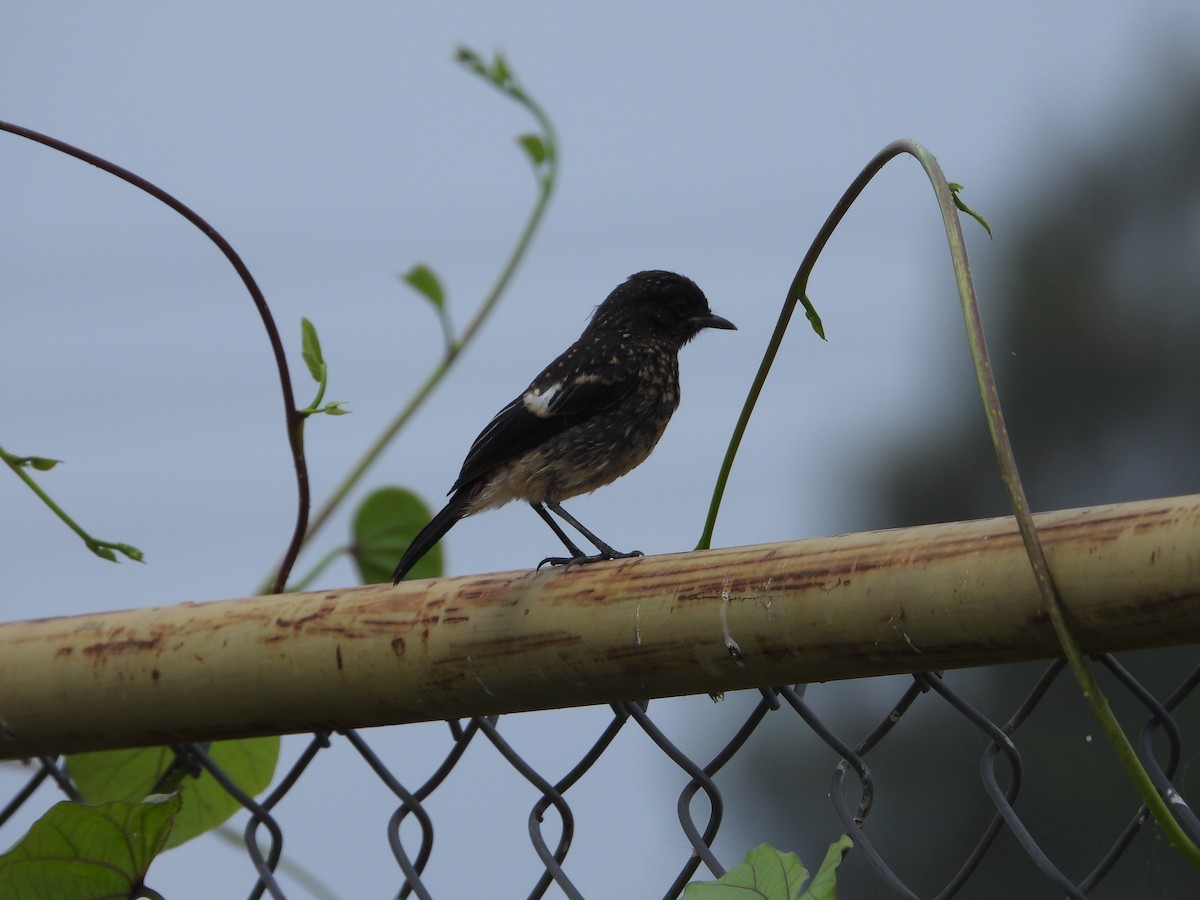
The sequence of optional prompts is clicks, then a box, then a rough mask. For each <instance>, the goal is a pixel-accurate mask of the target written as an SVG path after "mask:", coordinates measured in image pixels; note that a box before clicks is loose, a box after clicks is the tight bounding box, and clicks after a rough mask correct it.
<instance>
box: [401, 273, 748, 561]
mask: <svg viewBox="0 0 1200 900" xmlns="http://www.w3.org/2000/svg"><path fill="white" fill-rule="evenodd" d="M733 327H734V326H733V324H732V323H731V322H729V321H727V320H725V319H722V318H721V317H720V316H715V315H713V314H712V312H711V311H710V310H709V308H708V301H707V300H706V299H705V297H704V294H703V293H702V292H701V291H700V288H698V287H697V286H696V284H695V283H694V282H692V281H691V280H690V279H688V278H685V277H683V276H682V275H676V274H674V273H672V272H663V271H650V272H639V273H638V274H636V275H633V276H631V277H630V278H629V279H628V280H627V281H625V282H624V283H623V284H621V285H620V286H619V287H617V288H616V290H614V291H613V292H612V293H611V294H609V296H608V298H607V299H605V301H604V302H603V303H601V304H600V306H598V307H597V308H596V311H595V313H593V315H592V318H591V321H590V322H589V323H588V326H587V328H585V329H584V332H583V334H582V335H580V337H579V340H577V341H576V342H575V343H574V344H572V345H571V346H570V347H569V348H568V349H567V350H566V352H564V353H563V354H562V355H561V356H559V357H558V359H556V360H554V362H552V363H550V365H548V366H547V367H546V368H545V369H544V370H543V371H542V372H541V374H540V375H538V376H537V378H535V379H534V380H533V381H532V382H531V383H530V385H529V387H527V388H526V389H525V390H524V391H523V392H522V393H521V395H520V396H518V397H517V398H516V399H514V400H513V401H512V402H511V403H509V404H508V405H507V406H505V407H504V409H502V410H500V412H499V413H497V414H496V416H495V418H493V419H492V421H491V422H490V423H489V424H488V426H487V427H486V428H485V429H484V430H483V431H482V432H481V433H480V435H479V437H477V438H476V439H475V442H474V443H473V444H472V445H471V449H470V450H469V451H468V453H467V458H466V460H465V461H464V462H463V466H462V471H461V472H460V473H459V476H458V479H457V480H456V481H455V483H454V486H453V487H452V488H451V489H450V501H449V503H447V504H446V507H445V508H444V509H443V510H442V511H441V512H439V513H438V514H437V515H436V516H434V518H433V520H432V521H431V522H430V523H429V525H427V526H426V527H425V529H424V530H422V531H421V533H420V534H418V535H417V537H416V538H415V539H414V540H413V542H412V544H411V545H410V546H409V548H408V550H407V551H405V553H404V556H403V558H402V559H401V560H400V563H399V565H397V566H396V571H395V573H394V579H395V580H396V581H399V580H400V579H401V578H403V577H404V575H405V574H406V573H407V572H408V570H409V569H410V568H411V567H412V566H413V564H414V563H416V561H417V560H418V559H420V558H421V557H422V556H423V555H424V554H425V553H427V552H428V551H429V549H430V548H431V547H433V545H434V544H436V543H437V542H438V540H440V539H441V537H442V536H443V535H444V534H445V533H446V532H447V531H449V529H450V528H451V526H453V525H454V523H455V522H457V521H458V520H459V519H461V518H463V517H464V516H468V515H471V514H473V513H476V512H480V511H481V510H485V509H493V508H495V507H497V506H502V505H504V504H505V503H508V502H510V501H512V500H524V501H525V502H527V503H529V504H530V505H531V506H533V508H534V510H535V511H536V512H537V513H538V515H540V516H541V517H542V518H543V519H544V520H545V521H546V522H547V524H548V525H550V527H551V528H552V529H553V530H554V532H555V533H556V534H557V535H558V536H559V538H560V539H561V540H562V541H563V543H564V544H565V545H566V547H567V549H568V551H570V553H571V556H570V557H551V558H549V559H546V560H543V561H542V562H543V563H546V562H549V563H551V564H560V563H566V562H592V561H595V560H599V559H611V558H614V557H618V556H630V555H635V554H622V553H618V552H617V551H614V550H613V549H612V548H611V547H609V546H608V545H607V544H605V543H603V542H602V541H600V540H598V539H597V538H596V537H595V535H593V534H592V533H591V532H590V531H588V530H587V529H585V528H583V527H582V526H581V525H580V524H579V523H578V522H577V521H576V520H575V519H574V518H572V517H571V516H569V515H568V514H567V513H566V512H565V511H564V510H563V509H562V507H561V506H560V505H559V504H561V502H562V501H563V500H567V499H569V498H571V497H575V496H578V495H580V494H586V493H589V492H591V491H594V490H596V488H599V487H603V486H604V485H606V484H608V483H609V482H611V481H614V480H615V479H617V478H619V477H621V476H622V475H624V474H625V473H626V472H628V471H629V470H630V469H633V468H634V467H635V466H637V465H638V464H640V463H641V462H643V461H644V460H645V459H646V457H647V456H649V455H650V451H651V450H653V449H654V445H655V444H657V443H658V439H659V438H660V437H662V433H663V430H664V429H665V428H666V427H667V422H668V421H670V419H671V415H672V414H673V413H674V412H675V409H676V408H677V407H678V406H679V351H680V349H681V348H682V347H683V345H684V344H686V343H687V342H688V341H690V340H691V339H692V338H693V337H695V336H696V335H697V334H698V333H699V332H700V331H701V330H703V329H705V328H725V329H732V328H733ZM548 510H550V511H553V512H555V513H556V514H557V515H559V517H560V518H563V519H564V520H565V521H567V522H568V523H570V524H571V525H572V526H573V527H574V528H576V530H578V531H579V532H580V533H581V534H583V535H584V536H585V537H586V538H587V539H588V540H589V541H591V542H592V543H594V544H595V545H596V548H597V550H598V551H599V552H598V553H597V554H595V555H592V556H588V555H586V554H584V553H582V552H581V551H580V550H579V548H578V547H576V546H575V544H574V543H572V542H571V540H570V539H569V538H568V537H567V536H566V534H565V533H564V532H563V531H562V529H561V528H560V527H559V526H558V523H556V522H555V521H554V520H553V519H552V518H551V517H550V513H549V511H548Z"/></svg>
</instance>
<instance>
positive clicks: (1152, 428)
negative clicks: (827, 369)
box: [874, 71, 1200, 524]
mask: <svg viewBox="0 0 1200 900" xmlns="http://www.w3.org/2000/svg"><path fill="white" fill-rule="evenodd" d="M1168 82H1169V83H1170V84H1171V89H1170V91H1169V93H1166V94H1161V95H1159V97H1157V98H1156V101H1157V102H1156V103H1155V105H1154V107H1152V108H1151V109H1141V110H1139V111H1138V112H1137V113H1136V114H1135V115H1133V116H1131V117H1129V118H1125V119H1122V120H1121V121H1120V122H1119V123H1118V125H1117V128H1116V130H1115V133H1114V134H1112V135H1111V136H1110V137H1109V138H1107V139H1100V140H1097V141H1094V142H1093V143H1091V144H1089V145H1088V146H1087V147H1084V148H1081V149H1080V150H1079V152H1078V153H1072V154H1071V155H1070V156H1066V157H1063V158H1059V159H1052V158H1047V159H1046V163H1047V167H1048V168H1047V170H1046V171H1044V172H1042V173H1040V174H1038V175H1035V180H1037V181H1040V182H1041V183H1042V188H1041V190H1040V191H1038V192H1037V193H1035V194H1034V195H1033V196H1030V197H1028V199H1027V202H1028V203H1029V208H1028V213H1027V217H1026V219H1025V221H1024V222H1019V223H1018V227H1017V229H1015V230H1014V231H1013V234H1012V235H1011V237H1008V238H1003V237H1002V238H999V239H998V240H1000V241H1001V242H1002V243H1003V242H1005V241H1007V242H1008V244H1009V246H1011V247H1012V248H1013V249H1012V251H1011V260H1010V262H1009V263H1008V264H1007V265H1006V266H1004V271H1005V273H1006V275H1005V276H1004V278H1003V280H1002V281H1001V283H998V284H985V285H981V286H980V287H981V291H980V293H981V297H982V298H983V302H984V303H985V304H986V307H987V309H985V324H987V325H988V335H989V336H988V341H989V348H990V350H991V353H992V359H993V364H994V366H995V367H996V370H997V373H998V374H997V377H998V380H999V384H1000V393H1001V401H1002V402H1003V403H1004V410H1005V416H1006V418H1007V420H1008V425H1009V431H1010V434H1011V435H1012V439H1013V444H1014V447H1015V449H1016V453H1017V461H1018V464H1019V465H1020V466H1021V470H1022V478H1023V480H1024V481H1025V485H1026V489H1027V490H1028V491H1029V494H1030V502H1031V505H1032V506H1033V508H1034V509H1063V508H1069V507H1075V506H1088V505H1094V504H1098V503H1113V502H1118V501H1122V500H1135V499H1145V498H1151V497H1161V496H1170V495H1174V494H1188V493H1192V492H1195V491H1197V490H1200V466H1197V464H1196V461H1197V456H1198V448H1200V415H1197V414H1196V400H1197V398H1198V397H1200V352H1198V349H1200V348H1198V346H1197V345H1198V343H1200V73H1198V72H1196V71H1191V72H1188V73H1187V74H1186V75H1185V74H1184V73H1180V72H1176V73H1174V74H1173V77H1171V78H1170V79H1168ZM1010 218H1011V217H1010ZM989 301H990V302H989ZM989 312H990V313H991V314H990V315H989ZM945 415H946V419H947V423H946V424H944V425H940V426H937V427H934V428H932V429H929V430H928V431H926V432H923V433H922V434H921V435H920V436H918V437H915V438H914V443H913V444H912V446H911V447H910V448H909V449H908V450H907V451H904V450H901V451H900V452H899V453H897V452H896V451H895V449H893V450H892V451H891V453H890V454H889V458H891V459H893V460H895V461H894V462H893V463H892V464H891V465H890V466H889V465H888V464H887V463H886V462H881V461H876V462H877V467H876V468H875V469H874V471H875V472H876V473H878V474H877V475H876V476H875V477H876V478H877V479H878V482H877V483H878V486H879V492H878V496H879V497H880V501H879V502H880V506H881V509H880V511H879V512H880V514H881V515H882V516H883V518H884V519H885V520H886V521H887V522H889V523H890V524H916V523H924V522H940V521H949V520H955V519H968V518H973V517H979V516H991V515H1007V514H1009V512H1010V510H1009V507H1008V503H1007V501H1006V499H1005V498H1004V495H1003V492H1002V488H1001V485H1000V480H999V478H998V476H997V474H996V466H995V461H994V455H993V452H992V449H991V444H990V442H989V441H988V438H987V432H986V426H985V425H984V424H983V417H982V414H981V412H980V410H979V406H978V402H976V404H975V406H974V407H973V408H971V409H955V410H948V411H946V413H945Z"/></svg>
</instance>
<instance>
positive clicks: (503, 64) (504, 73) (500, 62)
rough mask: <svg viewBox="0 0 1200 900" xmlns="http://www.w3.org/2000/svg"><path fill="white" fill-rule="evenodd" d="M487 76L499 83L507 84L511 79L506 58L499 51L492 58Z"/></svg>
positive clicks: (510, 71)
mask: <svg viewBox="0 0 1200 900" xmlns="http://www.w3.org/2000/svg"><path fill="white" fill-rule="evenodd" d="M488 77H489V78H491V79H492V81H494V82H496V84H499V85H507V84H508V83H509V82H510V81H512V70H511V69H509V68H508V60H506V59H505V58H504V57H503V56H501V55H500V54H499V53H497V54H496V56H495V58H494V59H493V60H492V69H491V71H490V72H489V73H488Z"/></svg>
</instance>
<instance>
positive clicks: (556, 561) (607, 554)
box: [534, 500, 645, 569]
mask: <svg viewBox="0 0 1200 900" xmlns="http://www.w3.org/2000/svg"><path fill="white" fill-rule="evenodd" d="M545 505H546V506H547V507H549V508H550V510H551V511H552V512H553V513H554V514H555V515H557V516H559V517H560V518H561V519H562V520H563V521H564V522H566V523H567V524H568V525H570V526H571V527H572V528H574V529H575V530H576V531H578V532H579V533H580V534H582V535H583V536H584V537H585V538H587V539H588V540H589V541H591V542H592V543H593V544H594V545H595V546H596V549H597V550H599V551H600V552H599V553H596V554H594V555H592V556H588V555H586V554H584V553H583V552H582V551H581V550H580V549H579V548H578V547H576V546H575V545H574V544H572V543H571V541H570V540H568V539H567V536H566V534H564V533H563V530H562V529H561V528H560V527H558V524H557V523H556V522H555V521H554V519H552V518H551V517H550V514H549V513H548V512H546V510H545V509H544V508H542V507H541V506H540V505H537V504H535V505H534V509H536V510H537V511H538V514H539V515H540V516H541V517H542V518H543V519H545V520H546V522H547V523H548V524H549V525H550V527H551V528H553V529H554V533H555V534H557V535H558V536H559V537H560V538H561V539H562V542H563V543H564V544H566V545H567V549H568V550H570V551H571V554H572V555H571V556H570V557H565V556H548V557H546V558H545V559H543V560H542V561H541V562H540V563H538V568H539V569H540V568H541V567H542V566H544V565H551V566H570V565H575V564H577V563H578V564H583V563H591V562H600V561H601V560H605V559H627V558H629V557H631V556H644V555H645V554H644V553H642V551H641V550H632V551H630V552H629V553H622V552H621V551H619V550H614V549H613V548H612V547H610V546H609V545H608V544H606V543H604V541H602V540H600V538H598V537H596V535H594V534H592V532H590V531H588V529H586V528H584V527H583V525H582V524H581V523H580V521H579V520H578V519H576V518H575V517H574V516H573V515H571V514H570V513H569V512H567V511H566V510H565V509H563V508H562V504H561V503H559V502H558V501H556V500H547V501H546V503H545Z"/></svg>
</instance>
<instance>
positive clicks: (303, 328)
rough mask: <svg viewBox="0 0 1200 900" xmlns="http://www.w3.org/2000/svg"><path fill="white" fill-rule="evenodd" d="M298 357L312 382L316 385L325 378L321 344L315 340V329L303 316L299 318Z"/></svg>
mask: <svg viewBox="0 0 1200 900" xmlns="http://www.w3.org/2000/svg"><path fill="white" fill-rule="evenodd" d="M300 355H301V356H302V357H304V364H305V365H306V366H308V372H309V374H310V375H312V377H313V381H315V382H317V383H318V384H320V383H321V381H322V380H323V379H324V378H325V360H324V359H323V358H322V356H321V342H320V341H319V340H318V339H317V329H316V328H315V327H314V326H313V323H312V322H310V321H308V319H306V318H305V317H304V316H301V317H300Z"/></svg>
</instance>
